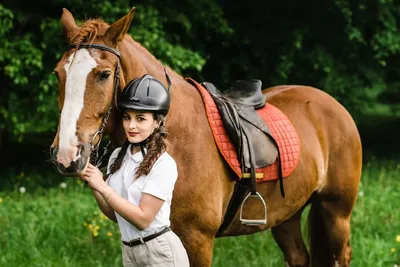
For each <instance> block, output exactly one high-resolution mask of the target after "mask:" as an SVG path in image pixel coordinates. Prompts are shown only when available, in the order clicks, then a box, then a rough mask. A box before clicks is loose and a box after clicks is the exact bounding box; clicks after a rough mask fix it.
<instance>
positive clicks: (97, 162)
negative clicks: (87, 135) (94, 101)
mask: <svg viewBox="0 0 400 267" xmlns="http://www.w3.org/2000/svg"><path fill="white" fill-rule="evenodd" d="M81 48H95V49H99V50H103V51H107V52H110V53H113V54H114V55H116V56H117V57H118V62H117V67H116V68H115V73H114V88H113V99H114V101H115V105H116V106H117V103H116V101H117V97H116V95H117V93H118V88H119V86H120V77H119V73H120V70H119V68H120V60H121V55H120V53H119V52H118V51H117V50H116V49H114V48H111V47H108V46H105V45H101V44H86V43H83V44H72V45H69V46H68V50H70V49H77V50H79V49H81ZM111 103H112V101H111ZM111 110H112V104H110V107H109V108H108V111H107V113H106V115H105V116H104V117H103V121H102V123H101V126H100V128H99V130H97V132H96V133H95V134H94V135H93V138H92V141H90V145H91V150H92V153H93V152H94V157H93V158H92V157H91V161H92V162H93V163H94V165H95V166H96V167H99V166H100V165H101V160H102V159H103V157H104V156H105V155H106V154H107V152H108V147H109V146H110V144H111V141H109V142H108V144H107V145H106V146H105V147H104V149H103V154H102V155H101V157H100V158H99V148H100V143H101V140H102V138H103V131H104V128H105V127H106V125H107V122H108V120H109V119H110V117H111ZM97 137H99V141H98V142H97V144H93V143H94V141H95V140H96V138H97Z"/></svg>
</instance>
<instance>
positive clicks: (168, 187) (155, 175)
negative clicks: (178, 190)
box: [142, 155, 178, 201]
mask: <svg viewBox="0 0 400 267" xmlns="http://www.w3.org/2000/svg"><path fill="white" fill-rule="evenodd" d="M146 178H147V181H146V183H145V185H144V187H143V190H142V193H147V194H150V195H153V196H155V197H157V198H159V199H162V200H164V201H166V200H167V199H172V192H173V191H174V186H175V182H176V180H177V178H178V170H177V166H176V162H175V160H174V159H173V158H172V157H171V156H169V155H166V156H165V157H160V158H159V159H158V160H157V161H156V163H155V164H154V166H153V167H152V169H151V171H150V173H149V174H148V175H147V177H146Z"/></svg>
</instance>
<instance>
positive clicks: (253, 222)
mask: <svg viewBox="0 0 400 267" xmlns="http://www.w3.org/2000/svg"><path fill="white" fill-rule="evenodd" d="M249 197H256V198H258V199H260V200H261V202H262V204H263V206H264V219H243V216H242V215H243V206H244V203H245V202H246V200H247V199H248V198H249ZM240 222H241V223H242V224H245V225H249V226H255V225H261V224H267V206H266V205H265V201H264V199H263V198H262V196H261V195H260V194H259V193H258V192H256V194H255V195H252V194H251V192H250V193H249V194H248V195H247V196H246V197H245V199H244V200H243V202H242V205H241V206H240Z"/></svg>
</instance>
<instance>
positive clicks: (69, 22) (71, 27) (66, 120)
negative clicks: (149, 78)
mask: <svg viewBox="0 0 400 267" xmlns="http://www.w3.org/2000/svg"><path fill="white" fill-rule="evenodd" d="M133 13H134V9H132V10H131V11H130V12H129V13H128V14H127V15H126V16H124V17H123V18H121V19H120V20H118V21H116V22H115V23H113V24H112V25H111V26H109V25H107V24H106V23H105V22H103V21H101V20H88V21H86V22H85V23H84V24H83V25H82V26H81V27H78V26H77V25H76V24H75V20H74V17H73V16H72V14H71V13H70V12H69V11H68V10H66V9H64V11H63V14H62V17H61V24H62V28H63V31H64V34H65V36H66V38H67V41H68V43H69V45H70V46H69V48H68V50H67V51H66V52H65V53H64V55H63V56H62V58H61V60H60V61H59V62H58V63H57V65H56V68H55V70H54V72H55V74H56V76H57V79H58V86H59V95H58V107H59V110H60V117H59V124H58V130H57V134H56V136H55V138H54V141H53V144H52V145H51V148H50V151H51V152H50V154H51V155H50V156H51V159H52V162H53V163H54V164H55V165H56V167H57V168H58V170H59V171H60V172H61V173H62V174H68V175H79V174H80V173H81V172H82V171H83V170H84V168H85V167H86V165H87V163H88V161H89V158H90V155H91V153H92V150H93V149H94V148H95V147H96V146H97V145H98V144H99V143H100V141H101V136H102V132H103V129H104V126H105V125H106V124H107V120H108V115H109V114H110V111H111V107H112V106H113V103H112V102H113V98H114V95H115V94H117V90H118V87H119V83H120V78H119V76H118V72H119V68H120V60H119V53H118V51H117V44H118V42H119V41H121V40H122V38H123V36H124V35H125V33H126V32H127V31H128V29H129V27H130V23H131V21H132V18H133ZM121 76H122V75H121ZM121 78H122V77H121ZM121 82H122V83H124V81H123V80H122V81H121Z"/></svg>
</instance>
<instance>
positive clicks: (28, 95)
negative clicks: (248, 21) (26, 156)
mask: <svg viewBox="0 0 400 267" xmlns="http://www.w3.org/2000/svg"><path fill="white" fill-rule="evenodd" d="M45 2H46V1H45ZM50 3H52V6H53V7H54V6H55V5H64V4H65V3H66V2H65V1H55V2H54V1H53V2H48V4H50ZM69 4H70V6H71V8H70V11H72V12H73V14H75V18H76V19H77V21H78V23H79V21H80V22H82V21H83V20H84V19H86V18H87V16H89V17H101V18H103V19H104V20H105V21H106V22H109V23H112V22H114V21H116V20H117V19H119V18H120V17H121V16H123V15H125V14H126V13H127V12H128V11H129V9H130V8H131V6H130V5H129V4H128V3H127V2H126V1H119V2H117V3H114V2H99V1H88V2H87V1H74V2H73V3H72V2H71V3H69ZM136 8H137V10H139V11H138V12H137V13H136V19H135V21H134V23H133V27H132V29H131V32H132V33H133V35H134V37H135V38H136V39H137V40H138V41H140V42H141V43H142V44H143V46H145V47H146V48H147V49H149V50H150V51H151V52H153V53H154V54H155V55H156V56H157V57H158V58H159V59H160V60H161V61H162V62H164V63H165V64H167V65H170V66H171V67H172V68H173V69H174V70H175V71H177V72H181V73H182V72H184V71H185V70H188V69H193V70H194V71H196V72H199V71H201V69H202V67H203V66H204V64H205V59H204V58H203V57H202V56H201V55H200V54H199V53H197V52H194V51H192V50H190V49H188V48H185V47H184V46H182V45H180V44H177V43H172V42H170V40H169V39H168V38H167V34H166V32H165V29H164V26H163V20H162V16H160V14H159V11H158V10H157V9H155V8H153V7H151V6H144V5H137V6H136ZM55 10H57V12H55ZM82 10H89V11H90V12H93V14H91V13H85V12H83V11H82ZM60 11H61V8H60V9H54V14H53V15H51V16H50V15H47V16H42V14H40V13H34V12H33V11H29V10H28V11H21V10H20V9H14V10H13V9H7V8H5V7H3V6H2V5H1V6H0V26H2V28H1V32H0V37H3V38H2V39H4V40H6V41H5V42H3V43H2V44H0V63H1V66H2V67H1V68H0V75H1V76H3V77H4V78H5V79H7V80H8V81H9V83H8V88H7V89H8V90H7V98H8V101H7V103H6V105H5V106H4V104H3V105H1V104H0V112H1V113H0V115H1V116H3V117H4V118H5V119H6V124H4V123H3V122H1V123H2V125H0V127H7V128H9V131H10V132H11V133H12V136H13V138H14V139H17V140H20V141H21V140H22V138H23V137H24V136H25V135H26V134H27V133H33V132H36V133H41V132H43V133H44V132H54V131H55V130H56V127H57V119H58V108H57V101H56V98H57V94H58V90H57V87H58V85H57V80H56V78H55V77H54V75H52V70H53V68H54V65H55V64H56V62H57V61H58V59H59V58H60V57H61V55H62V53H64V51H65V49H66V43H65V40H64V38H63V36H62V32H61V28H60V22H59V18H60V16H61V12H60ZM78 11H81V13H80V12H78ZM29 12H32V13H29ZM38 17H40V21H41V22H40V23H37V20H38ZM27 25H29V26H27Z"/></svg>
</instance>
